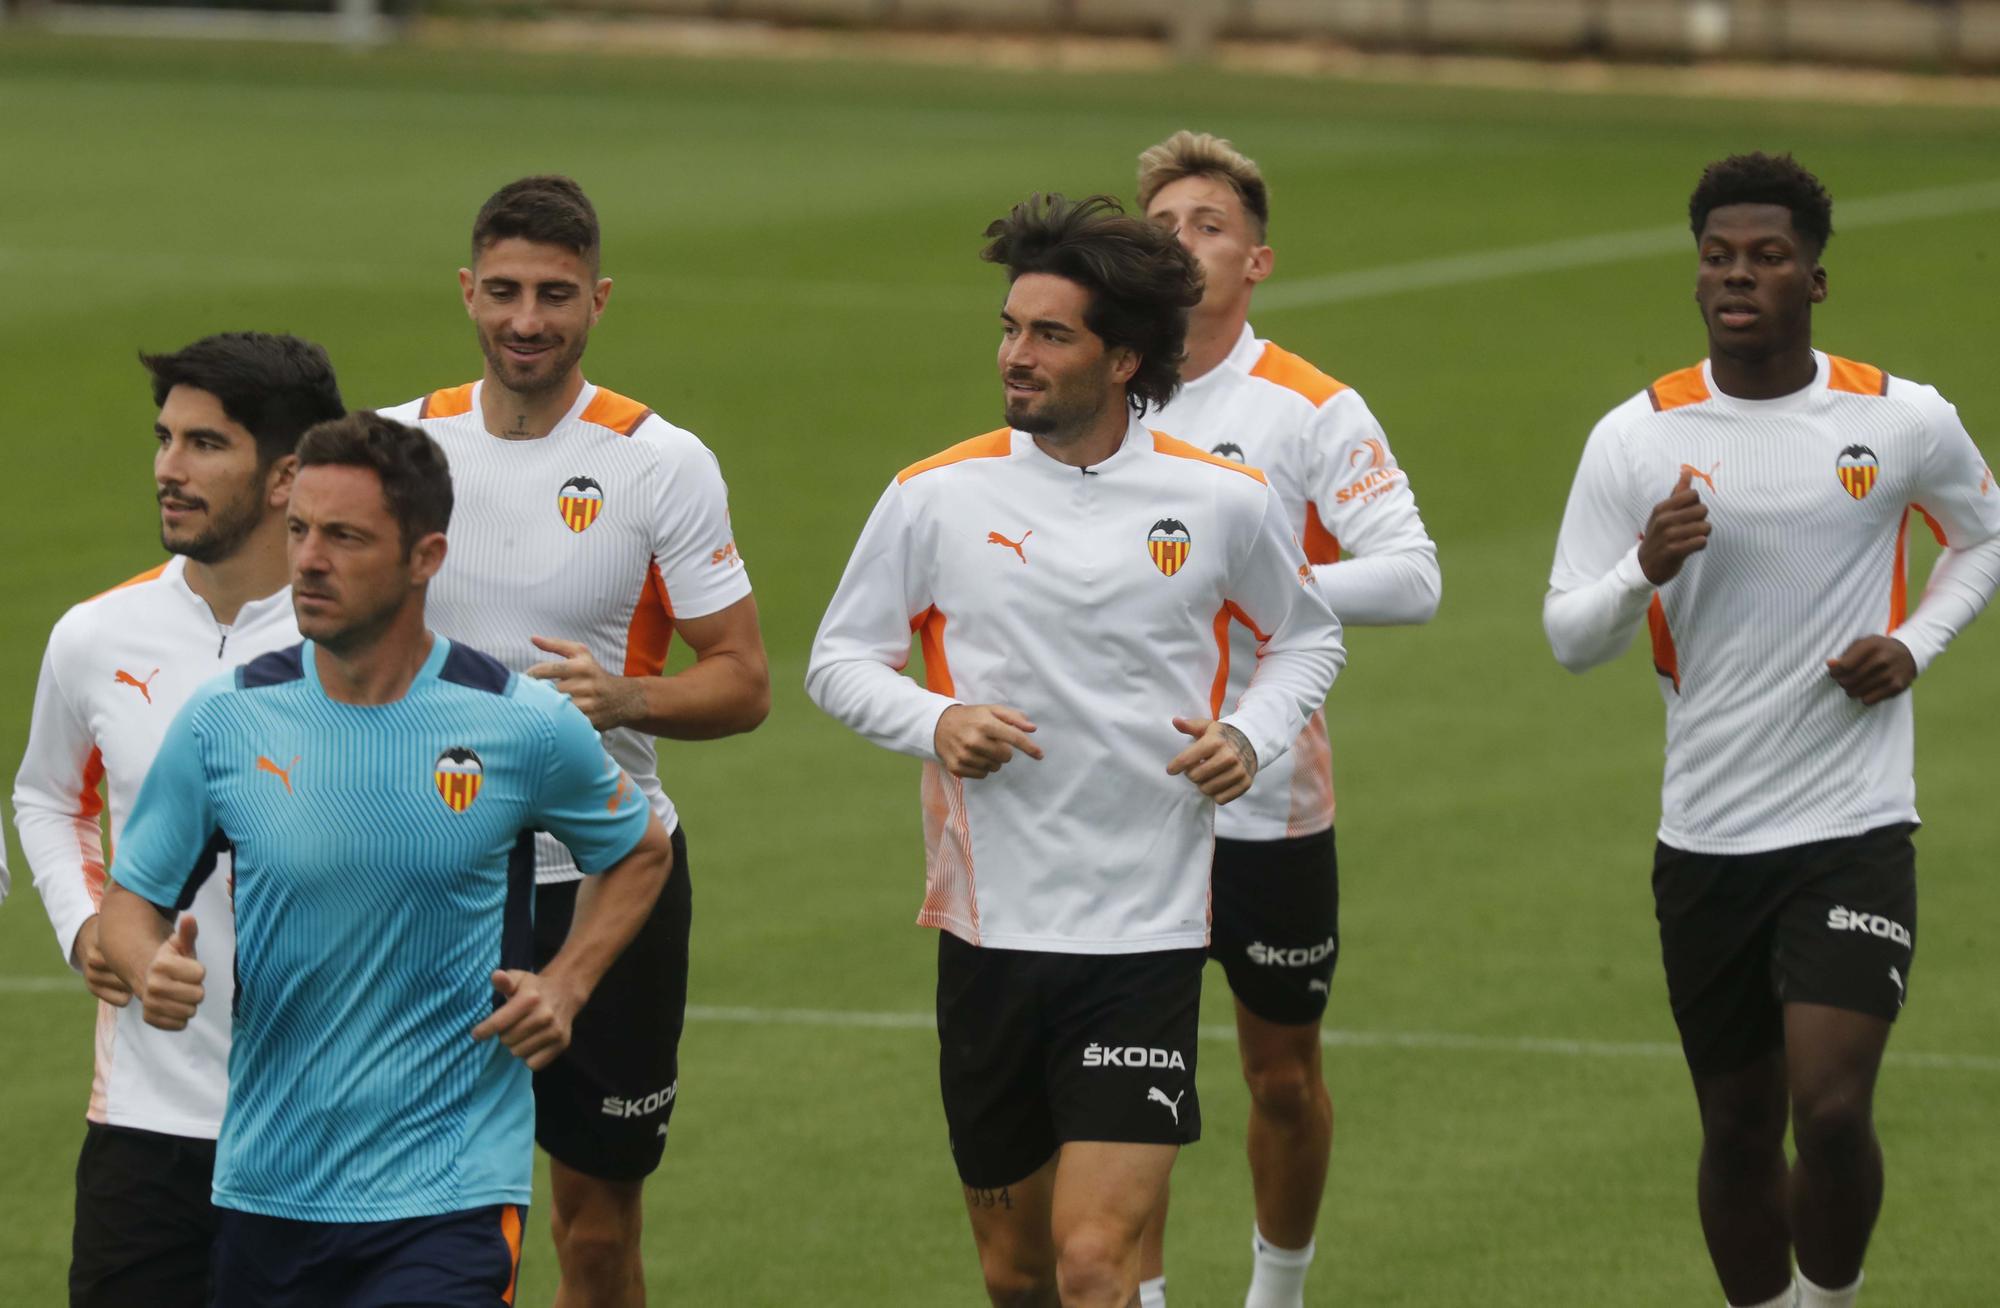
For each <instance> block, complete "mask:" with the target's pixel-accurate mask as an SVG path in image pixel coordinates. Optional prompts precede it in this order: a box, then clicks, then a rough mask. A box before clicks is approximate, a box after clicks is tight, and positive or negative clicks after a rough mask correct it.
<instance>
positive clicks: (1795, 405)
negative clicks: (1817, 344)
mask: <svg viewBox="0 0 2000 1308" xmlns="http://www.w3.org/2000/svg"><path fill="white" fill-rule="evenodd" d="M1812 356H1813V378H1812V380H1811V381H1809V382H1807V383H1806V384H1805V385H1804V386H1801V387H1799V389H1797V390H1795V391H1793V392H1792V393H1791V394H1790V395H1780V396H1777V397H1776V398H1775V399H1769V400H1745V399H1739V398H1738V397H1737V396H1734V395H1731V394H1729V393H1727V392H1726V391H1724V390H1723V389H1722V388H1721V387H1720V386H1717V385H1716V384H1715V375H1714V373H1712V372H1711V371H1710V370H1709V361H1708V360H1707V359H1703V360H1702V361H1701V380H1702V384H1703V385H1704V386H1706V387H1708V393H1709V396H1710V397H1711V398H1712V399H1713V400H1714V401H1715V402H1716V404H1717V405H1718V406H1719V407H1720V408H1723V409H1728V410H1733V411H1735V412H1738V413H1746V414H1747V413H1789V412H1791V411H1792V410H1793V409H1802V408H1804V407H1805V406H1806V405H1808V404H1811V403H1812V402H1813V401H1814V400H1816V399H1818V398H1819V396H1820V392H1822V391H1824V390H1825V389H1826V386H1827V382H1828V380H1829V379H1830V378H1831V376H1832V372H1833V368H1832V365H1831V364H1829V363H1828V362H1827V358H1826V353H1825V351H1823V350H1814V351H1813V352H1812Z"/></svg>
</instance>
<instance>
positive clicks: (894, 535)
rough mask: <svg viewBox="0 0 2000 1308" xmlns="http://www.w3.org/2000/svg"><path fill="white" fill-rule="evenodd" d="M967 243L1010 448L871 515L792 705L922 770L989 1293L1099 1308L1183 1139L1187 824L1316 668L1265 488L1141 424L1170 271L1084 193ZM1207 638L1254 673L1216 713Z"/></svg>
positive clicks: (1193, 1125)
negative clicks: (979, 268) (1238, 626)
mask: <svg viewBox="0 0 2000 1308" xmlns="http://www.w3.org/2000/svg"><path fill="white" fill-rule="evenodd" d="M986 234H987V235H988V236H990V237H992V238H993V239H992V243H991V244H990V245H988V246H987V247H986V249H985V252H984V257H985V258H986V259H987V260H988V261H990V262H993V263H997V264H1001V265H1002V266H1004V267H1005V268H1006V270H1007V273H1008V277H1009V282H1010V289H1009V291H1008V294H1007V299H1006V303H1005V307H1004V308H1003V310H1002V312H1001V315H1000V322H1001V338H1000V350H999V371H1000V376H1001V382H1002V391H1003V395H1004V398H1005V405H1006V419H1007V424H1008V426H1007V427H1006V428H1003V429H1001V430H999V431H995V432H991V433H988V434H987V435H984V436H980V437H976V438H974V439H972V440H970V441H966V442H964V443H962V444H959V445H955V446H953V447H951V448H950V449H948V450H946V451H944V452H943V453H941V454H938V455H935V456H933V457H931V458H928V459H925V460H923V461H921V462H919V463H915V464H912V465H911V466H910V467H908V468H905V469H904V470H903V471H902V472H901V473H899V474H898V475H897V476H896V478H895V480H894V481H893V482H892V483H891V484H890V485H889V487H888V489H887V490H886V491H884V492H883V495H882V497H881V499H880V500H879V501H878V502H877V504H876V506H875V510H874V513H873V514H872V515H871V516H870V518H869V520H868V524H867V526H866V527H864V528H863V529H862V533H861V538H860V540H859V542H858V543H857V544H856V545H855V548H854V555H853V558H852V560H851V561H850V562H849V564H848V567H847V572H846V575H845V576H843V577H842V579H841V582H840V587H839V590H838V591H837V592H836V594H835V595H834V597H833V601H832V603H831V605H830V606H829V607H828V609H827V613H826V617H825V620H824V621H823V622H822V624H821V626H820V630H819V635H818V638H817V639H816V641H815V642H814V646H813V655H812V661H811V667H810V669H809V671H808V674H807V690H808V691H809V693H810V694H811V695H812V697H813V699H814V701H815V702H817V703H818V704H819V705H820V706H821V707H822V708H824V709H825V710H826V711H827V712H829V713H831V714H832V715H833V716H834V717H836V718H838V719H840V720H841V721H842V722H844V723H846V724H847V725H848V726H850V727H852V728H854V729H855V730H856V731H857V732H859V733H860V734H861V735H863V736H865V737H867V738H868V739H869V740H872V741H874V742H875V743H877V744H880V745H883V746H886V747H888V748H890V749H895V750H898V751H900V752H902V753H906V754H913V755H915V756H917V757H919V758H921V759H923V760H924V763H925V766H924V776H923V810H924V829H925V836H926V845H927V853H928V860H927V861H928V869H929V871H928V885H927V889H926V893H925V896H924V904H923V910H922V912H921V913H920V914H919V915H918V918H917V921H918V922H919V923H920V924H922V925H925V926H933V927H940V928H943V930H942V931H941V933H940V935H939V938H938V1000H937V1016H938V1037H939V1042H940V1045H941V1051H940V1079H941V1082H942V1085H943V1092H944V1107H945V1118H946V1121H947V1122H948V1124H949V1126H950V1130H951V1148H952V1156H953V1159H954V1161H955V1163H956V1164H957V1167H958V1173H959V1178H960V1180H961V1182H962V1183H963V1187H964V1197H965V1203H966V1209H967V1212H968V1214H969V1215H970V1218H971V1222H972V1231H973V1237H974V1239H975V1241H976V1242H977V1244H978V1248H979V1257H980V1265H981V1269H982V1271H983V1273H984V1276H985V1280H986V1287H987V1291H988V1294H989V1295H990V1296H991V1297H992V1300H993V1302H994V1303H996V1304H1054V1303H1056V1302H1057V1301H1058V1296H1059V1297H1060V1302H1062V1303H1063V1304H1066V1305H1072V1306H1074V1305H1117V1306H1118V1308H1123V1305H1125V1304H1126V1303H1128V1302H1129V1301H1130V1300H1131V1298H1132V1296H1133V1294H1134V1292H1135V1290H1136V1288H1137V1285H1138V1281H1139V1239H1140V1233H1141V1230H1142V1228H1143V1226H1144V1224H1145V1221H1146V1217H1147V1214H1148V1213H1150V1212H1151V1211H1153V1209H1154V1208H1155V1207H1156V1206H1157V1205H1158V1203H1159V1201H1160V1199H1161V1196H1162V1195H1163V1193H1164V1190H1165V1186H1166V1183H1167V1175H1168V1172H1169V1170H1170V1169H1171V1167H1172V1165H1173V1161H1174V1158H1175V1155H1176V1153H1177V1151H1178V1149H1179V1146H1181V1145H1182V1144H1186V1143H1189V1142H1192V1141H1193V1140H1195V1139H1197V1138H1198V1137H1199V1135H1200V1120H1201V1119H1200V1108H1199V1105H1198V1101H1197V1098H1196V1094H1195V1083H1194V1069H1195V1038H1196V1028H1197V1022H1198V1018H1199V1011H1198V1010H1199V1004H1200V998H1201V971H1202V964H1203V961H1204V959H1205V953H1204V950H1205V947H1206V946H1207V944H1208V877H1209V862H1210V857H1211V843H1212V839H1213V832H1214V822H1215V808H1216V805H1217V804H1226V803H1228V802H1230V801H1231V800H1234V799H1236V798H1237V797H1239V796H1240V795H1242V794H1243V793H1244V792H1245V790H1246V789H1248V788H1249V787H1250V786H1251V783H1252V781H1253V780H1256V781H1257V782H1258V783H1259V784H1261V783H1262V778H1261V777H1260V775H1259V773H1260V770H1261V769H1262V768H1265V767H1268V766H1271V765H1273V764H1275V763H1276V762H1277V761H1278V760H1279V759H1280V758H1282V756H1283V755H1284V753H1285V751H1286V750H1287V749H1288V748H1290V747H1291V744H1292V742H1293V741H1294V740H1295V739H1297V738H1298V735H1299V733H1300V731H1302V730H1303V729H1304V728H1305V725H1306V723H1307V721H1308V720H1309V719H1310V718H1311V716H1312V714H1313V713H1314V711H1316V710H1317V709H1318V708H1319V706H1320V703H1321V702H1322V701H1323V700H1324V699H1325V697H1326V692H1327V688H1328V687H1329V686H1330V685H1331V684H1332V682H1333V679H1334V676H1335V675H1336V674H1337V672H1338V670H1339V668H1340V666H1341V663H1342V661H1343V659H1344V654H1343V651H1342V649H1341V645H1340V636H1339V632H1340V627H1339V623H1338V622H1337V621H1336V620H1335V619H1334V617H1333V615H1332V614H1331V613H1330V612H1329V611H1328V610H1327V608H1326V605H1325V604H1324V603H1323V602H1322V601H1321V599H1320V598H1319V594H1318V591H1317V589H1316V588H1315V587H1314V586H1313V578H1312V573H1311V571H1310V569H1309V568H1308V566H1307V564H1306V562H1305V558H1304V556H1303V555H1302V554H1301V553H1300V552H1299V548H1298V546H1297V544H1296V543H1295V542H1294V540H1293V537H1292V531H1291V527H1290V525H1289V523H1288V520H1287V518H1286V514H1285V509H1284V505H1283V504H1282V503H1281V502H1280V501H1279V499H1278V497H1277V496H1276V495H1275V494H1273V493H1272V491H1271V489H1270V487H1269V486H1267V485H1266V484H1265V481H1264V477H1263V475H1262V474H1261V473H1258V472H1256V471H1254V470H1252V469H1249V468H1246V467H1244V466H1243V465H1241V464H1238V463H1236V462H1233V461H1231V460H1229V459H1224V458H1218V457H1216V456H1214V455H1211V454H1208V453H1206V452H1204V451H1202V450H1200V449H1197V448H1196V447H1194V446H1192V445H1188V444H1186V443H1184V442H1182V441H1178V440H1175V439H1173V438H1171V437H1168V436H1164V435H1160V434H1158V433H1155V432H1153V431H1150V430H1148V429H1147V427H1146V425H1145V424H1144V422H1143V421H1142V419H1143V417H1144V416H1145V414H1146V412H1147V411H1148V410H1149V409H1151V408H1153V407H1156V406H1158V405H1159V404H1161V403H1163V402H1165V401H1166V400H1167V399H1168V398H1169V397H1170V396H1171V395H1172V394H1173V391H1174V388H1175V386H1176V385H1177V383H1178V368H1179V365H1180V360H1181V356H1182V344H1183V341H1184V338H1185V334H1186V330H1187V310H1188V309H1189V307H1190V306H1192V305H1193V304H1195V303H1196V302H1197V301H1198V300H1199V299H1200V297H1201V276H1200V271H1199V269H1198V267H1197V266H1196V265H1195V263H1194V261H1193V259H1191V258H1190V257H1189V256H1188V254H1187V253H1186V251H1184V250H1182V249H1181V247H1180V246H1179V245H1178V244H1177V243H1176V242H1175V241H1174V239H1173V237H1172V235H1171V234H1170V233H1168V232H1165V231H1163V230H1161V229H1160V228H1159V227H1157V226H1155V225H1153V224H1151V223H1147V222H1144V221H1142V220H1140V219H1137V218H1133V217H1127V216H1125V215H1124V214H1123V213H1122V212H1121V211H1120V210H1119V208H1118V206H1117V203H1116V202H1115V201H1113V200H1110V199H1109V198H1107V197H1101V196H1099V197H1093V198H1091V199H1088V200H1084V201H1082V202H1080V203H1071V202H1070V201H1067V200H1065V199H1064V198H1062V197H1061V196H1050V197H1048V198H1046V199H1044V198H1042V197H1040V196H1036V197H1033V198H1031V199H1030V200H1028V201H1026V202H1025V203H1023V204H1020V205H1017V206H1016V207H1015V208H1014V210H1013V212H1012V213H1011V214H1010V215H1009V216H1008V217H1007V218H1004V219H1002V220H1000V221H998V222H996V223H994V224H993V225H992V226H991V227H989V228H988V229H987V233H986ZM1232 619H1233V620H1235V621H1239V622H1242V623H1245V624H1246V625H1249V626H1251V627H1253V628H1254V629H1255V630H1256V631H1257V632H1258V633H1259V642H1260V646H1259V649H1258V650H1257V654H1258V656H1259V657H1258V658H1257V666H1256V670H1255V672H1254V674H1253V675H1252V676H1251V678H1250V683H1249V686H1248V688H1247V689H1246V690H1245V691H1244V692H1243V694H1242V695H1241V696H1240V697H1239V698H1238V699H1237V701H1236V703H1235V707H1234V709H1233V711H1231V712H1229V713H1227V714H1225V713H1224V711H1223V710H1224V708H1225V692H1226V689H1227V687H1228V685H1229V673H1230V667H1229V663H1230V658H1231V645H1230V642H1229V639H1228V624H1229V623H1230V621H1231V620H1232ZM913 630H914V631H916V632H917V633H918V634H919V636H920V637H921V640H922V644H923V650H924V672H925V684H924V685H921V686H920V685H918V684H917V683H916V682H914V681H912V680H909V679H907V678H905V677H903V676H901V675H899V673H900V670H901V669H902V668H903V666H904V665H905V663H906V662H907V660H908V658H909V644H910V637H911V632H912V631H913Z"/></svg>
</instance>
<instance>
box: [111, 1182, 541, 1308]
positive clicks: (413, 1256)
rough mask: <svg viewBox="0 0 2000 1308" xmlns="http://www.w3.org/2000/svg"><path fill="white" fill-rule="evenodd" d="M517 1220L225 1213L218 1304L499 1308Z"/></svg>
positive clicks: (507, 1287)
mask: <svg viewBox="0 0 2000 1308" xmlns="http://www.w3.org/2000/svg"><path fill="white" fill-rule="evenodd" d="M524 1215H525V1214H524V1213H523V1211H522V1209H521V1207H520V1206H519V1205H518V1204H495V1205H492V1206H489V1207H485V1208H473V1209H469V1210H467V1211H465V1212H460V1213H445V1214H442V1215H440V1216H437V1217H410V1218H405V1219H403V1220H402V1221H395V1222H295V1221H292V1220H290V1219H289V1218H284V1217H264V1216H260V1215H259V1214H256V1213H241V1212H235V1211H233V1210H230V1209H226V1208H225V1209H223V1210H222V1217H221V1224H220V1225H221V1229H220V1231H219V1232H218V1234H217V1235H216V1237H215V1308H502V1305H506V1304H511V1303H513V1302H514V1283H515V1280H516V1279H517V1278H518V1277H519V1275H520V1272H521V1222H522V1218H523V1217H524ZM131 1302H132V1303H133V1304H135V1305H136V1304H140V1303H144V1304H147V1305H150V1304H151V1303H152V1300H151V1299H144V1300H140V1299H135V1300H132V1301H131Z"/></svg>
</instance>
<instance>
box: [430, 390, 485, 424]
mask: <svg viewBox="0 0 2000 1308" xmlns="http://www.w3.org/2000/svg"><path fill="white" fill-rule="evenodd" d="M476 385H478V383H477V382H467V383H465V385H463V386H447V387H445V388H444V389H443V390H441V391H432V392H431V393H430V394H429V395H426V396H424V402H423V403H422V404H421V405H419V406H418V407H417V419H418V421H422V420H423V419H425V418H462V417H464V416H465V415H466V414H468V413H471V412H472V388H473V387H474V386H476Z"/></svg>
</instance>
